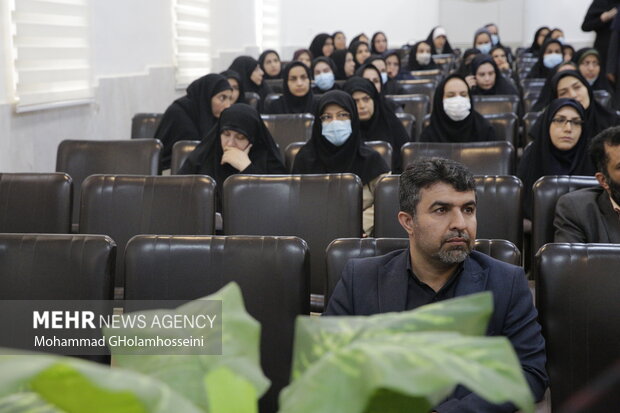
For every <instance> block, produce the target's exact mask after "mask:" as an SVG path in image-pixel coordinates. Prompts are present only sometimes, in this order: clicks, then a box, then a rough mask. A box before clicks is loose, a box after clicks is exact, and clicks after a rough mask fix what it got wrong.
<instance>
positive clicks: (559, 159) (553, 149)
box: [517, 99, 596, 219]
mask: <svg viewBox="0 0 620 413" xmlns="http://www.w3.org/2000/svg"><path fill="white" fill-rule="evenodd" d="M585 118H586V114H585V111H584V109H583V106H581V104H580V103H579V102H577V101H576V100H573V99H555V100H554V101H552V102H551V104H550V105H549V107H548V108H547V110H545V112H544V113H543V115H542V116H541V118H540V122H541V125H542V127H541V131H542V134H541V135H540V136H539V137H538V138H537V139H536V140H534V142H532V143H531V144H530V145H528V146H527V147H526V148H525V150H524V151H523V157H522V158H521V161H520V162H519V167H518V169H517V176H518V177H519V179H521V181H522V182H523V189H524V197H523V201H524V202H523V212H524V216H525V218H528V219H531V218H532V208H533V196H532V186H533V185H534V183H535V182H536V181H537V180H538V178H540V177H542V176H545V175H594V173H595V172H596V170H595V168H594V166H593V165H592V163H591V161H590V157H589V156H588V145H589V139H588V135H587V133H586V131H585V125H584V120H585Z"/></svg>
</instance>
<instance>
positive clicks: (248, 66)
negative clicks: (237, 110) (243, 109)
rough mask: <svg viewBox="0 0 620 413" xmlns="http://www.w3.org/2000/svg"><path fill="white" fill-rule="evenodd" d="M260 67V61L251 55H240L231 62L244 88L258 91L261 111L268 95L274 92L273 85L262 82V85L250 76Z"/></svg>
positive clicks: (247, 90)
mask: <svg viewBox="0 0 620 413" xmlns="http://www.w3.org/2000/svg"><path fill="white" fill-rule="evenodd" d="M256 67H258V61H256V59H254V58H253V57H250V56H239V57H237V58H236V59H235V60H233V62H232V63H231V65H230V67H229V68H228V69H229V70H234V71H235V72H237V73H239V76H241V83H242V84H243V90H244V91H246V92H254V93H258V95H259V96H260V103H259V111H260V110H262V107H263V106H262V103H263V102H264V101H265V98H266V97H267V95H269V94H271V93H273V90H271V87H270V86H269V85H268V84H267V83H265V82H261V84H260V85H257V84H256V83H254V81H253V80H252V79H251V78H250V76H252V72H254V70H255V69H256Z"/></svg>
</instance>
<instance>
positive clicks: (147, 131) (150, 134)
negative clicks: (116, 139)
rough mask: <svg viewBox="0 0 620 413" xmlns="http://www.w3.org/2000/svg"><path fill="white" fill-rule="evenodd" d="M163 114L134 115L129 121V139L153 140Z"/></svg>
mask: <svg viewBox="0 0 620 413" xmlns="http://www.w3.org/2000/svg"><path fill="white" fill-rule="evenodd" d="M163 116H164V114H163V113H136V114H135V115H134V116H133V118H132V119H131V139H153V138H154V137H155V131H157V127H158V126H159V123H160V122H161V119H162V117H163Z"/></svg>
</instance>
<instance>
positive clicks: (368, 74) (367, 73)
mask: <svg viewBox="0 0 620 413" xmlns="http://www.w3.org/2000/svg"><path fill="white" fill-rule="evenodd" d="M362 77H363V78H364V79H368V80H370V81H371V82H372V84H373V85H375V87H376V88H377V92H379V93H381V77H380V76H379V73H377V71H376V70H373V69H366V70H364V73H363V74H362Z"/></svg>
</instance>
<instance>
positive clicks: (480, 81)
mask: <svg viewBox="0 0 620 413" xmlns="http://www.w3.org/2000/svg"><path fill="white" fill-rule="evenodd" d="M476 85H478V87H479V88H481V89H483V90H488V89H491V88H492V87H493V86H494V85H495V69H494V68H493V65H492V64H491V63H483V64H481V65H480V66H478V70H476Z"/></svg>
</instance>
